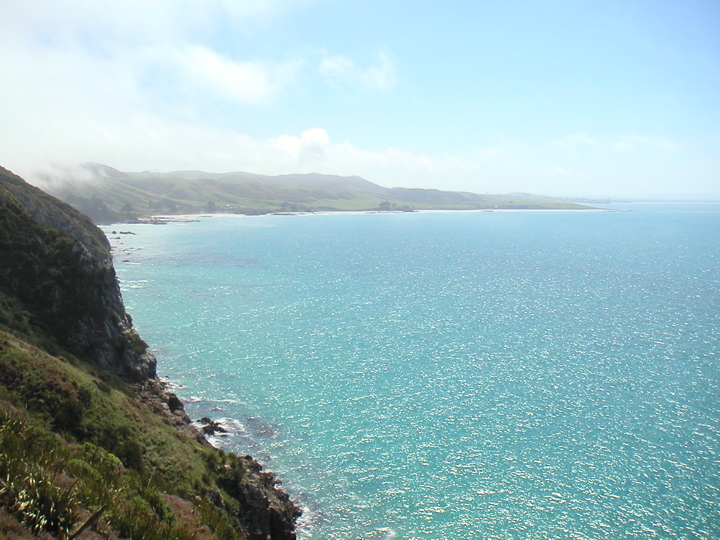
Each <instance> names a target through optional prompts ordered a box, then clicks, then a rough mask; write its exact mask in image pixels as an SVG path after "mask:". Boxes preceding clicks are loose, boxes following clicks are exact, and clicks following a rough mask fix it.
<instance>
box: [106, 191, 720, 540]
mask: <svg viewBox="0 0 720 540" xmlns="http://www.w3.org/2000/svg"><path fill="white" fill-rule="evenodd" d="M605 208H608V209H609V210H612V211H606V212H591V211H576V212H572V211H560V212H445V213H442V212H438V213H426V212H423V213H402V214H396V213H388V214H364V215H358V214H329V215H321V214H314V215H296V216H256V217H241V216H232V217H222V216H216V217H205V218H201V219H199V220H197V221H191V222H177V223H169V224H167V225H148V224H132V225H125V224H123V225H113V226H110V227H105V228H104V230H105V232H106V233H107V235H108V237H109V238H110V239H111V242H112V244H113V246H114V257H115V265H116V268H117V272H118V277H119V279H120V282H121V286H122V291H123V296H124V298H125V303H126V306H127V309H128V311H129V312H130V313H131V315H132V317H133V320H134V322H135V325H136V327H137V328H138V330H139V332H140V334H141V336H142V337H143V338H144V339H145V340H146V341H147V342H148V343H150V345H151V348H152V349H153V350H154V352H155V353H156V355H157V357H158V371H159V373H160V375H161V376H162V377H164V378H166V379H167V380H168V381H169V382H170V383H172V384H173V385H176V392H177V394H178V395H179V396H180V397H181V398H182V399H183V400H184V401H185V402H186V409H187V411H188V413H189V414H190V416H191V417H192V418H200V417H203V416H209V417H211V418H213V419H216V420H219V421H220V422H221V424H222V425H223V426H225V427H226V428H227V429H228V433H227V434H225V435H223V436H218V437H216V438H215V440H214V442H215V443H216V444H217V445H219V446H221V447H223V448H226V449H229V450H232V451H234V452H236V453H238V454H243V455H244V454H252V455H253V456H255V457H257V458H258V459H259V460H260V461H261V462H263V463H264V464H265V465H266V466H267V467H268V468H269V469H271V470H273V471H274V472H276V473H277V474H278V476H279V478H280V479H281V480H282V482H283V486H284V487H285V489H286V490H287V491H289V492H290V493H291V494H292V496H293V498H294V499H295V500H296V501H297V502H298V503H300V504H301V505H302V506H303V508H304V516H303V518H302V519H301V521H300V524H299V525H300V531H299V538H304V539H317V540H340V539H343V540H345V539H351V540H357V539H378V540H381V539H398V540H399V539H438V540H439V539H447V540H459V539H518V540H520V539H553V540H554V539H648V538H667V539H671V538H672V539H676V538H684V539H716V538H718V537H720V204H710V203H707V204H704V203H682V204H680V203H664V204H663V203H633V204H617V205H609V206H605ZM113 231H115V232H113ZM129 233H132V234H129Z"/></svg>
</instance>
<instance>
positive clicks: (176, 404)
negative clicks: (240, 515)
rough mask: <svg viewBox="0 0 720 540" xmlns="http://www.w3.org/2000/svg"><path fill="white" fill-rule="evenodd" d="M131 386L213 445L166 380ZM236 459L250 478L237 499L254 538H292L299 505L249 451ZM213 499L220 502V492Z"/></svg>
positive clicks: (180, 427) (178, 425)
mask: <svg viewBox="0 0 720 540" xmlns="http://www.w3.org/2000/svg"><path fill="white" fill-rule="evenodd" d="M132 386H133V388H134V389H135V391H136V392H137V396H138V399H139V400H140V401H142V402H143V403H144V404H145V405H146V406H147V407H148V408H150V409H151V410H152V411H153V412H154V413H155V414H157V415H158V416H160V417H161V418H163V419H164V420H165V421H166V422H167V423H168V424H170V425H171V426H173V427H174V428H175V429H176V430H177V431H178V433H179V434H180V435H182V436H183V437H186V438H188V439H193V440H195V441H197V442H199V443H200V444H202V445H203V446H207V447H213V446H212V445H211V444H210V442H208V440H207V438H206V437H205V435H204V434H203V432H202V431H201V430H200V429H199V428H198V427H197V426H195V425H194V424H193V422H192V419H191V418H190V417H189V416H188V414H187V413H186V412H185V407H184V405H183V403H182V401H181V400H180V398H178V397H177V395H176V394H175V393H173V392H171V391H169V390H168V386H169V385H168V383H166V382H163V381H160V380H158V379H148V380H147V381H144V382H142V383H136V384H134V385H132ZM239 459H240V460H241V462H242V464H243V466H244V468H245V471H246V473H247V477H248V478H247V479H248V480H249V482H246V483H245V484H243V485H240V486H239V488H240V489H239V490H238V493H239V494H240V496H239V497H238V499H239V501H240V502H241V503H242V504H243V506H244V507H245V508H246V511H245V519H246V523H248V525H250V526H251V528H252V530H254V531H256V532H257V534H258V536H257V538H258V539H261V540H266V538H271V539H273V540H275V539H281V540H291V539H295V538H296V534H295V522H296V521H297V519H298V518H299V517H300V515H301V514H302V510H301V509H300V507H299V506H297V505H296V504H295V503H293V502H292V500H291V499H290V496H289V494H288V493H286V492H285V491H284V490H282V489H281V488H279V487H278V486H279V484H280V481H279V480H278V478H277V476H276V475H275V474H273V473H271V472H267V471H265V470H263V466H262V464H261V463H260V462H258V461H257V460H256V459H254V458H253V457H252V456H249V455H246V456H240V457H239ZM246 484H249V485H250V486H251V487H248V486H247V485H246ZM216 499H217V502H220V503H222V499H221V498H220V494H219V493H218V494H217V497H216ZM263 535H264V536H263Z"/></svg>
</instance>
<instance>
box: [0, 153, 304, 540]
mask: <svg viewBox="0 0 720 540" xmlns="http://www.w3.org/2000/svg"><path fill="white" fill-rule="evenodd" d="M155 367H156V361H155V358H154V356H153V355H152V353H150V351H149V350H148V347H147V344H146V343H145V342H144V341H143V340H142V339H141V338H140V336H139V335H138V334H137V332H136V331H135V329H134V328H133V326H132V320H131V318H130V316H129V315H128V314H127V313H126V312H125V307H124V304H123V300H122V296H121V294H120V288H119V284H118V282H117V279H116V275H115V270H114V268H113V265H112V257H111V255H110V246H109V243H108V241H107V239H106V237H105V235H104V234H103V233H102V231H100V230H99V229H98V228H97V227H96V226H95V225H93V223H92V222H91V221H90V220H89V218H87V217H86V216H84V215H83V214H81V213H79V212H78V211H76V210H74V209H73V208H71V207H70V206H68V205H67V204H65V203H63V202H61V201H59V200H58V199H55V198H54V197H52V196H50V195H47V194H46V193H44V192H43V191H41V190H39V189H37V188H35V187H33V186H30V185H29V184H27V183H26V182H25V181H24V180H22V179H21V178H20V177H18V176H16V175H14V174H13V173H11V172H10V171H8V170H6V169H3V168H2V167H0V538H4V537H6V536H7V537H11V538H36V537H38V536H43V535H44V536H43V537H48V536H49V537H52V538H67V537H70V538H78V539H83V538H93V539H94V538H100V537H102V538H110V539H114V538H133V539H136V540H141V539H151V538H152V539H167V540H175V539H177V540H181V539H185V538H204V539H223V540H224V539H250V540H268V539H271V540H292V539H294V538H295V532H294V528H295V520H296V519H297V517H298V516H299V515H300V510H299V509H298V508H297V507H296V506H295V505H294V504H293V503H292V501H290V498H289V497H288V495H287V494H286V493H285V492H284V491H283V490H281V489H279V488H278V486H277V484H279V482H278V480H277V479H276V478H275V477H274V476H273V475H272V474H270V473H267V472H264V471H262V467H261V466H260V464H259V463H258V462H257V461H255V460H253V459H252V458H251V457H250V456H244V457H242V456H236V455H235V454H233V453H226V452H223V451H221V450H217V449H215V448H213V447H212V446H210V445H209V444H208V442H207V441H206V440H205V438H204V437H203V435H202V433H201V432H200V431H199V430H198V429H197V428H195V427H194V426H193V425H192V424H191V421H190V418H188V416H187V414H186V413H185V411H184V408H183V406H182V403H181V402H180V400H178V399H177V397H176V396H175V395H174V394H172V393H170V392H168V391H167V389H166V388H165V387H164V385H163V384H162V383H161V382H160V381H158V380H157V377H156V371H155Z"/></svg>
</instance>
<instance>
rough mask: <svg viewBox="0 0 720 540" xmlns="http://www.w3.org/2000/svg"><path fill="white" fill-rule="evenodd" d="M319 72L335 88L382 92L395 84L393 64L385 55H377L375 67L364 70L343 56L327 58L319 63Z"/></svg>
mask: <svg viewBox="0 0 720 540" xmlns="http://www.w3.org/2000/svg"><path fill="white" fill-rule="evenodd" d="M319 71H320V74H321V75H322V76H323V77H325V79H326V80H327V81H328V83H329V84H330V85H331V86H333V87H336V88H343V87H360V88H363V89H366V90H377V91H383V92H384V91H388V90H392V89H393V87H394V86H395V84H396V83H397V72H396V69H395V64H394V63H393V61H392V60H391V59H390V58H389V57H388V56H387V55H386V54H385V53H380V54H379V55H378V62H377V64H376V65H373V66H369V67H367V68H364V69H363V68H361V67H358V66H357V65H356V64H355V63H354V62H353V61H352V60H350V59H349V58H346V57H345V56H341V55H333V56H328V57H326V58H325V59H323V61H322V62H321V63H320V68H319Z"/></svg>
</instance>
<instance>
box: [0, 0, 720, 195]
mask: <svg viewBox="0 0 720 540" xmlns="http://www.w3.org/2000/svg"><path fill="white" fill-rule="evenodd" d="M0 66H2V83H1V84H0V118H2V119H3V121H2V122H0V164H1V165H3V166H5V167H8V168H10V169H11V170H14V171H15V172H18V173H20V174H23V175H25V176H27V177H29V178H30V179H32V178H35V177H37V176H38V174H39V173H40V172H47V171H55V172H57V173H58V174H60V173H62V171H65V173H64V174H66V173H67V171H73V170H75V169H73V166H74V165H76V164H78V163H82V162H88V161H93V162H100V163H105V164H107V165H110V166H113V167H116V168H118V169H121V170H126V171H141V170H161V171H170V170H181V169H197V170H206V171H213V172H224V171H249V172H256V173H262V174H282V173H293V172H321V173H328V174H340V175H360V176H363V177H364V178H367V179H368V180H370V181H373V182H376V183H379V184H381V185H384V186H388V187H393V186H411V187H412V186H414V187H432V188H439V189H452V190H466V191H473V192H478V193H506V192H515V191H525V192H534V193H541V194H548V195H563V196H590V197H594V196H611V197H656V198H674V197H698V196H699V197H713V198H719V199H720V2H718V1H683V2H680V1H663V0H656V1H652V2H651V1H640V0H626V1H623V2H620V1H608V0H605V1H602V2H600V1H597V2H596V1H581V2H579V1H545V2H539V1H530V0H528V1H520V0H509V1H506V2H502V3H501V2H484V1H475V2H469V1H454V2H440V1H434V0H426V1H419V0H416V1H414V2H409V1H393V0H386V1H383V2H379V1H375V0H364V1H356V0H266V1H261V0H254V1H246V0H205V1H202V2H198V1H196V0H154V1H152V2H147V1H139V0H129V1H125V2H114V3H99V2H90V1H81V0H75V1H72V0H54V1H50V0H34V1H33V2H17V1H15V0H0Z"/></svg>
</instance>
